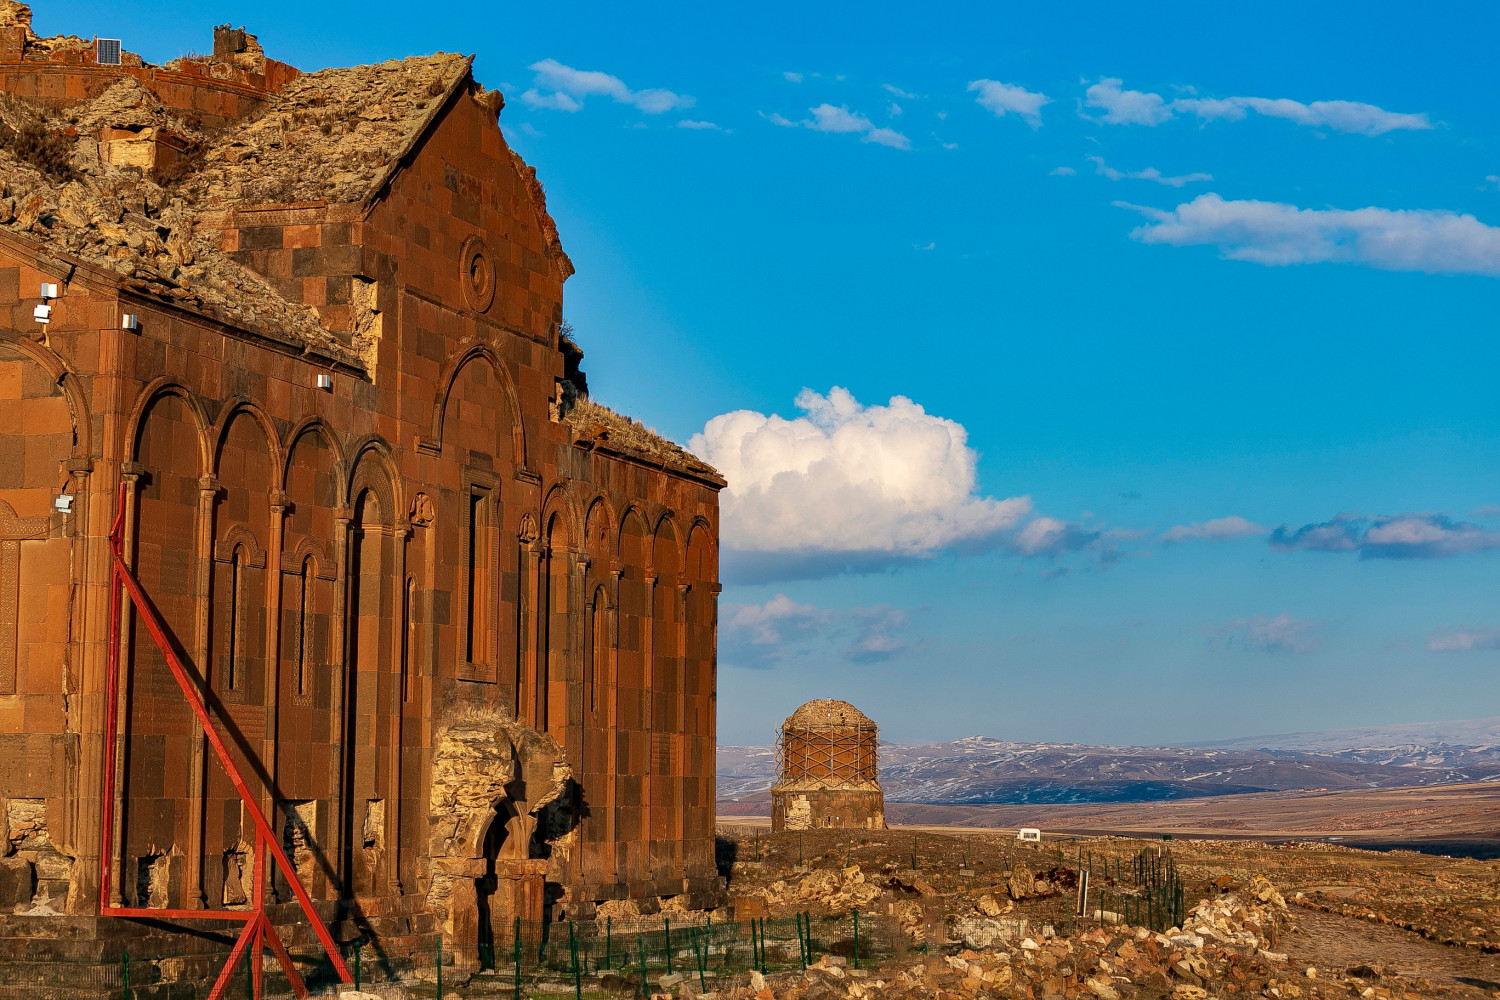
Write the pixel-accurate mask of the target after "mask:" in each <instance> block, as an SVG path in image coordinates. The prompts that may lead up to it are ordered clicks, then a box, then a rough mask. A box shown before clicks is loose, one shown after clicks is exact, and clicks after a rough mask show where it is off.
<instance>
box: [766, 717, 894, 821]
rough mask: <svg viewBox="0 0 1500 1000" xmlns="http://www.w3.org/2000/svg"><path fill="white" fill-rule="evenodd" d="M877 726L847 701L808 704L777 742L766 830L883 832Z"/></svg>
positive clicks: (789, 721) (790, 719)
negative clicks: (769, 828) (775, 766)
mask: <svg viewBox="0 0 1500 1000" xmlns="http://www.w3.org/2000/svg"><path fill="white" fill-rule="evenodd" d="M879 747H880V727H879V726H877V725H875V723H874V722H872V721H871V720H870V719H869V717H868V716H866V715H865V714H864V713H863V712H861V711H860V710H859V709H857V708H855V707H854V706H853V705H851V704H849V703H848V702H847V701H837V700H834V699H820V700H817V701H810V702H808V703H807V704H805V705H803V706H802V707H801V708H799V709H797V711H795V712H793V713H792V714H791V715H789V716H787V718H786V721H785V722H783V723H782V724H781V733H780V735H779V736H778V737H777V740H776V756H777V762H778V764H779V774H778V779H777V782H776V785H775V786H774V787H773V788H772V789H771V829H772V830H773V831H780V830H809V829H816V828H820V827H831V828H844V829H851V828H852V829H863V830H883V829H885V794H884V793H883V792H882V791H881V790H880V760H879V752H880V751H879Z"/></svg>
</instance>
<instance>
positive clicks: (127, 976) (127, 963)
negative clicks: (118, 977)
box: [123, 951, 130, 1000]
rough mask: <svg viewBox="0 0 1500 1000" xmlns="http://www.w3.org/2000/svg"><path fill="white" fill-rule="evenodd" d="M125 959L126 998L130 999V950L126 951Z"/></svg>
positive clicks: (125, 999) (126, 999)
mask: <svg viewBox="0 0 1500 1000" xmlns="http://www.w3.org/2000/svg"><path fill="white" fill-rule="evenodd" d="M123 961H124V963H125V971H124V977H125V996H124V1000H130V952H128V951H127V952H126V953H125V955H124V957H123Z"/></svg>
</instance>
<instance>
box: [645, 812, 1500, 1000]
mask: <svg viewBox="0 0 1500 1000" xmlns="http://www.w3.org/2000/svg"><path fill="white" fill-rule="evenodd" d="M722 836H723V840H724V848H725V850H724V856H725V870H726V871H727V872H728V873H729V875H730V894H731V897H732V899H733V900H734V903H735V906H736V908H737V909H738V910H742V911H745V912H756V911H758V910H759V908H761V907H763V908H764V912H765V913H766V914H767V915H769V916H770V917H771V918H773V919H774V918H776V917H780V916H786V915H789V914H791V913H794V912H799V911H808V912H811V913H814V914H818V913H825V914H834V913H839V912H843V911H847V910H849V909H852V908H856V907H857V908H859V909H861V911H862V912H864V913H866V914H869V915H871V917H872V918H878V915H884V916H885V917H887V918H889V919H893V920H895V921H899V923H900V926H901V927H902V929H903V931H904V932H905V933H906V934H907V935H908V937H909V947H907V948H905V949H902V950H900V951H898V952H897V953H896V954H895V955H894V957H892V958H890V959H888V960H887V961H886V962H885V963H884V964H883V965H880V966H879V967H876V968H870V967H869V963H868V962H867V963H864V964H865V965H866V967H865V968H862V969H858V970H856V969H853V968H852V967H851V965H850V963H849V960H848V959H847V958H844V957H840V956H838V955H826V956H822V957H820V958H819V960H818V961H817V962H816V963H814V965H813V966H812V967H810V968H809V969H808V970H807V971H806V972H803V971H801V970H796V971H791V972H785V973H781V974H773V975H769V976H759V975H758V974H754V973H745V974H743V975H740V976H736V977H733V979H732V981H730V982H721V983H720V985H719V986H718V988H717V990H716V991H715V993H716V995H717V996H718V997H721V998H724V1000H750V998H752V997H754V998H757V1000H823V998H843V997H849V998H854V1000H866V998H870V1000H874V998H893V1000H894V998H915V997H934V998H941V997H954V998H960V997H964V998H966V997H977V996H997V997H1025V998H1044V997H1058V998H1078V997H1082V998H1098V1000H1116V998H1132V997H1134V998H1142V1000H1147V998H1159V997H1172V998H1173V1000H1204V998H1207V997H1221V998H1229V997H1240V996H1247V997H1248V996H1264V997H1270V998H1276V1000H1316V998H1320V997H1360V998H1364V1000H1390V998H1407V997H1436V996H1444V997H1450V996H1451V997H1500V954H1497V952H1500V862H1495V861H1490V862H1479V861H1469V860H1456V859H1448V858H1437V857H1431V856H1427V855H1420V854H1414V853H1410V852H1393V853H1385V854H1381V853H1374V852H1367V851H1357V850H1353V849H1350V848H1345V847H1339V846H1333V845H1326V844H1316V845H1313V844H1306V845H1300V844H1291V845H1282V846H1277V847H1270V846H1265V845H1262V844H1258V843H1249V842H1243V841H1240V842H1227V841H1209V840H1193V841H1174V842H1172V843H1170V844H1167V843H1163V842H1160V841H1157V842H1153V843H1146V842H1143V841H1126V840H1122V839H1118V838H1096V839H1088V840H1068V841H1051V842H1048V843H1045V844H1043V845H1042V846H1040V847H1025V846H1021V845H1017V844H1016V843H1015V841H1013V840H1010V839H1008V838H1006V837H1004V836H1002V835H998V834H973V835H965V834H937V833H930V832H925V833H917V834H913V833H911V832H905V831H899V830H893V831H881V832H868V833H867V832H854V833H844V832H833V831H816V832H809V833H806V834H795V833H793V834H779V835H770V834H767V833H764V832H756V831H751V830H744V831H736V830H734V829H727V830H725V831H723V832H722ZM1145 848H1151V849H1153V851H1154V850H1155V849H1157V848H1168V849H1170V851H1171V853H1172V856H1173V858H1174V859H1175V862H1176V865H1177V868H1178V872H1179V875H1180V877H1181V879H1182V880H1183V882H1184V890H1185V898H1186V900H1187V902H1186V905H1185V908H1186V910H1187V915H1186V917H1185V919H1183V920H1182V921H1181V923H1180V926H1175V927H1172V928H1164V929H1163V932H1160V933H1159V932H1156V931H1153V930H1150V929H1147V928H1145V927H1140V926H1131V925H1129V924H1127V923H1125V922H1123V921H1122V920H1121V918H1120V917H1119V916H1117V913H1118V910H1121V909H1125V908H1126V905H1127V904H1125V903H1123V902H1121V901H1122V900H1123V899H1126V898H1129V897H1130V896H1131V894H1132V892H1133V891H1134V890H1133V889H1132V887H1131V881H1132V879H1131V877H1130V873H1131V870H1132V869H1131V865H1132V860H1131V859H1132V858H1134V857H1135V856H1136V855H1137V853H1138V852H1139V851H1140V850H1142V849H1145ZM913 861H915V867H914V866H913ZM1080 865H1082V866H1083V867H1088V868H1091V869H1092V874H1093V878H1092V879H1091V885H1092V886H1094V894H1093V895H1091V900H1090V906H1089V910H1090V919H1082V918H1078V917H1076V916H1072V914H1073V913H1074V911H1075V909H1076V904H1077V888H1076V886H1077V880H1078V872H1079V868H1080ZM965 872H967V874H965ZM1117 873H1118V874H1117ZM1100 893H1108V895H1107V896H1103V897H1102V898H1101V896H1100V895H1099V894H1100ZM1101 902H1104V904H1105V907H1106V908H1103V909H1101V907H1100V903H1101ZM669 985H670V986H671V987H672V989H671V990H670V991H668V992H669V994H670V995H678V994H681V993H684V992H695V991H694V986H695V985H697V984H695V983H693V982H691V981H688V980H682V981H681V982H672V983H670V984H669ZM656 992H657V994H658V995H660V993H661V992H663V990H662V987H660V986H659V985H658V986H657V987H656Z"/></svg>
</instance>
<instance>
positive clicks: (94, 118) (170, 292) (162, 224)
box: [0, 79, 359, 363]
mask: <svg viewBox="0 0 1500 1000" xmlns="http://www.w3.org/2000/svg"><path fill="white" fill-rule="evenodd" d="M0 121H3V122H4V124H5V127H6V129H8V130H9V131H10V132H11V133H20V132H21V131H22V130H23V129H26V128H27V127H28V126H31V127H33V128H39V129H41V130H43V132H45V133H48V134H51V135H62V136H65V137H68V138H69V139H70V142H71V156H70V159H69V160H68V161H67V164H66V166H67V167H70V168H71V174H72V179H65V178H64V177H63V176H60V175H59V174H58V173H56V172H51V171H49V170H47V169H44V168H45V167H46V166H47V164H46V163H45V162H44V163H43V164H41V165H38V164H37V163H33V162H29V161H27V160H23V159H21V158H19V157H18V156H17V155H16V154H15V152H13V151H12V150H11V149H8V148H0V235H3V234H11V235H14V236H18V237H21V238H23V239H26V240H30V241H35V242H38V243H40V244H42V245H43V246H44V247H47V248H48V249H51V250H53V251H54V252H57V253H61V254H66V255H69V256H72V257H75V258H78V259H80V260H82V261H83V262H85V263H86V264H89V265H92V266H95V267H98V268H100V269H102V270H104V271H107V272H113V273H114V274H116V275H118V276H119V278H120V280H121V281H122V283H123V284H124V285H125V286H126V287H129V288H131V289H134V290H136V291H138V292H142V293H144V294H148V295H151V296H154V297H156V298H158V299H161V300H163V301H168V302H174V303H176V304H178V305H181V306H184V307H186V308H189V309H193V310H195V311H198V312H201V313H203V314H205V315H208V316H211V317H213V318H216V319H219V320H221V321H223V322H226V323H232V324H236V325H239V326H244V327H246V328H247V329H250V330H255V331H259V332H262V333H266V334H268V335H273V336H276V337H277V338H279V339H286V338H292V339H300V340H301V341H303V342H305V343H309V344H313V345H316V346H317V347H319V348H320V349H322V350H324V351H326V352H329V353H331V354H333V355H334V356H335V357H340V358H342V359H344V360H347V361H349V362H351V363H356V362H357V359H358V357H359V350H358V345H354V344H348V343H345V342H344V341H343V340H341V339H340V338H338V337H337V336H335V335H334V334H332V333H330V332H329V331H327V330H325V329H324V328H323V326H322V325H321V324H320V323H319V321H318V316H317V313H316V312H315V311H314V310H313V309H311V308H309V307H307V306H304V305H302V304H300V303H294V302H289V301H288V300H286V299H285V298H283V297H282V296H280V295H279V294H277V292H276V291H275V289H274V288H273V287H272V286H271V284H270V283H269V282H267V281H266V280H265V279H264V278H262V277H260V276H259V275H257V274H255V273H254V272H252V271H250V270H248V269H247V268H244V267H242V266H241V265H240V264H238V263H236V262H235V261H233V260H231V259H230V258H229V257H228V255H226V254H225V253H223V252H222V251H221V250H220V249H219V234H218V232H217V231H215V230H212V229H209V230H200V229H199V228H198V226H197V225H196V224H195V223H196V219H195V215H196V214H197V208H196V206H195V205H194V204H193V203H192V202H191V201H189V200H188V199H186V198H184V197H183V196H182V194H181V193H180V192H179V191H177V190H174V189H172V188H171V187H169V186H164V185H163V184H161V183H158V182H157V180H154V179H153V178H152V176H151V175H150V174H148V173H147V172H145V171H143V170H142V169H141V168H140V167H138V166H135V165H128V164H127V165H124V166H121V165H117V164H116V163H113V162H111V161H110V159H109V158H108V156H107V155H104V154H101V151H100V146H101V143H100V142H99V141H98V139H97V136H98V135H100V134H102V133H103V131H104V130H106V129H112V128H119V129H130V128H133V127H139V128H148V127H149V128H158V127H159V128H171V129H172V130H174V131H176V132H178V133H180V134H181V135H183V136H185V137H187V138H188V140H189V141H191V142H197V141H199V140H200V139H201V137H202V136H203V133H202V132H201V131H200V130H198V129H195V128H194V127H193V126H191V125H190V124H188V123H187V122H185V121H184V120H182V119H181V118H180V117H178V116H177V115H175V114H172V113H170V112H169V111H168V110H167V109H165V108H164V107H163V106H162V104H161V102H160V101H158V100H157V99H156V97H155V95H153V94H152V93H151V92H150V91H149V90H146V89H145V88H144V87H142V86H141V85H140V84H139V83H138V82H137V81H136V80H134V79H126V80H121V81H120V82H119V83H116V84H114V85H113V86H111V87H109V88H108V89H106V90H105V91H104V92H103V93H102V94H101V95H100V96H99V97H98V98H96V99H95V100H94V101H85V102H80V103H78V104H73V105H70V106H68V107H66V108H63V109H61V110H50V109H45V108H41V107H39V106H33V105H30V104H28V103H26V102H24V101H19V100H15V99H8V100H3V101H0ZM59 169H61V168H59Z"/></svg>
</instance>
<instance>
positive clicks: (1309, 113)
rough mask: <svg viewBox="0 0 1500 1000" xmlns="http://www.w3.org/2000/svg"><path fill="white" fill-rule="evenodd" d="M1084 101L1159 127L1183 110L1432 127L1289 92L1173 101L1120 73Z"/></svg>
mask: <svg viewBox="0 0 1500 1000" xmlns="http://www.w3.org/2000/svg"><path fill="white" fill-rule="evenodd" d="M1083 106H1084V107H1085V108H1092V109H1094V110H1096V111H1098V112H1099V114H1098V115H1097V117H1096V119H1095V120H1097V121H1101V122H1104V123H1106V124H1109V125H1146V126H1154V125H1160V124H1162V123H1163V122H1167V121H1170V120H1171V119H1173V118H1176V117H1177V116H1179V115H1193V116H1195V117H1197V118H1198V119H1199V120H1201V121H1215V120H1224V121H1240V120H1241V119H1243V118H1245V117H1246V115H1248V114H1249V113H1251V112H1254V113H1255V114H1258V115H1262V116H1264V117H1267V118H1281V119H1284V120H1286V121H1289V122H1293V123H1295V124H1297V125H1306V126H1309V127H1312V128H1326V129H1331V130H1333V131H1335V132H1349V133H1354V134H1357V135H1369V136H1376V135H1384V134H1386V133H1387V132H1394V131H1399V130H1420V129H1430V128H1432V127H1433V126H1432V122H1431V120H1429V119H1428V117H1427V116H1426V115H1425V114H1405V113H1402V112H1397V111H1387V110H1385V109H1384V108H1381V107H1377V106H1376V105H1374V104H1364V103H1361V102H1359V101H1313V102H1312V103H1310V104H1304V103H1302V102H1301V101H1293V100H1290V99H1288V98H1284V97H1283V98H1269V97H1179V98H1175V99H1173V100H1168V99H1166V98H1165V97H1162V96H1161V95H1160V94H1156V93H1152V92H1150V91H1143V90H1127V89H1125V87H1124V85H1123V81H1121V80H1119V79H1118V78H1115V77H1105V78H1103V79H1100V80H1097V81H1095V82H1094V83H1092V84H1090V85H1089V87H1088V88H1087V89H1086V90H1085V91H1084V98H1083ZM1086 117H1087V116H1086Z"/></svg>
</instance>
